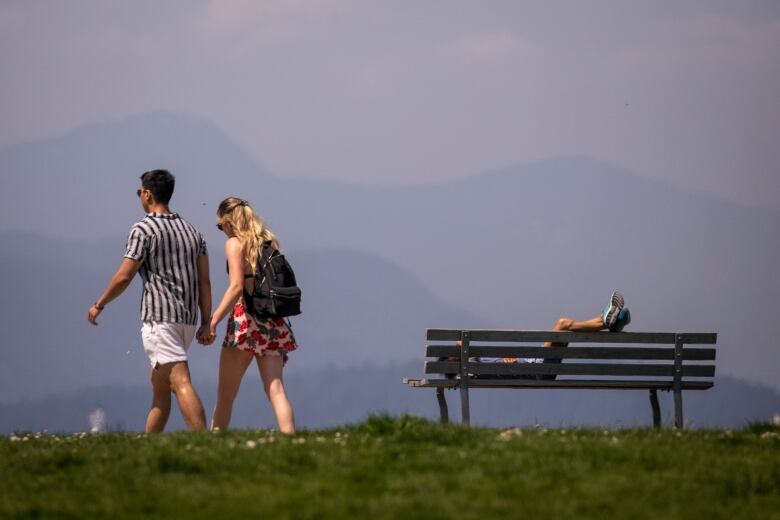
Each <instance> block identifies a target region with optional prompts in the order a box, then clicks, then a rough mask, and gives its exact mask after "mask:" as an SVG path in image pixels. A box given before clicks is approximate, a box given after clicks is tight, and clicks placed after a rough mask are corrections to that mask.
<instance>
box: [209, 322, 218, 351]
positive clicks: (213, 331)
mask: <svg viewBox="0 0 780 520" xmlns="http://www.w3.org/2000/svg"><path fill="white" fill-rule="evenodd" d="M216 339H217V324H216V323H214V322H213V321H212V322H211V324H209V345H210V344H212V343H214V340H216Z"/></svg>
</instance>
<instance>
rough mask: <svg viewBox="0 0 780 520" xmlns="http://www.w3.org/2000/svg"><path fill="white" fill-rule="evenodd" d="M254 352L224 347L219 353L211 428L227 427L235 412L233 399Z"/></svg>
mask: <svg viewBox="0 0 780 520" xmlns="http://www.w3.org/2000/svg"><path fill="white" fill-rule="evenodd" d="M252 356H253V354H252V353H251V352H245V351H243V350H241V349H237V348H223V349H222V352H221V353H220V354H219V384H218V386H217V404H216V406H215V407H214V414H213V415H212V417H211V429H212V430H216V429H225V428H227V427H228V425H229V424H230V416H231V415H232V414H233V401H235V399H236V395H238V388H239V387H240V386H241V379H242V378H243V377H244V373H245V372H246V367H248V366H249V364H250V363H251V362H252Z"/></svg>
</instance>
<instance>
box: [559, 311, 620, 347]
mask: <svg viewBox="0 0 780 520" xmlns="http://www.w3.org/2000/svg"><path fill="white" fill-rule="evenodd" d="M605 328H606V327H605V326H604V322H603V321H602V320H601V316H596V317H595V318H593V319H590V320H587V321H575V320H570V319H569V318H560V319H559V320H558V321H557V322H555V326H554V327H553V330H554V331H563V330H568V331H571V332H597V331H599V330H603V329H605ZM568 345H569V344H568V343H552V342H549V341H547V342H546V343H545V344H544V346H545V347H566V346H568Z"/></svg>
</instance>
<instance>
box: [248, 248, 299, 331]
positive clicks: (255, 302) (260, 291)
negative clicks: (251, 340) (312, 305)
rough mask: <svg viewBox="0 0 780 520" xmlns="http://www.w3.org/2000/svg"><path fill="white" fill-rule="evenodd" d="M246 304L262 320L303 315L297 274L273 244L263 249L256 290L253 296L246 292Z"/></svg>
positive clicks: (251, 312) (257, 270) (256, 272)
mask: <svg viewBox="0 0 780 520" xmlns="http://www.w3.org/2000/svg"><path fill="white" fill-rule="evenodd" d="M244 301H245V302H246V304H247V310H248V311H249V313H250V314H251V315H252V316H254V317H255V318H256V319H260V320H265V319H268V318H286V317H287V316H296V315H298V314H300V313H301V290H300V289H299V288H298V286H297V285H295V273H293V270H292V267H290V264H289V263H288V262H287V259H286V258H285V257H284V255H283V254H281V253H280V252H279V251H278V250H276V249H274V247H273V245H271V241H270V240H266V241H265V242H263V245H262V246H261V247H260V255H259V258H258V259H257V267H256V268H255V274H254V287H253V288H252V293H251V294H250V293H249V292H247V291H246V290H244Z"/></svg>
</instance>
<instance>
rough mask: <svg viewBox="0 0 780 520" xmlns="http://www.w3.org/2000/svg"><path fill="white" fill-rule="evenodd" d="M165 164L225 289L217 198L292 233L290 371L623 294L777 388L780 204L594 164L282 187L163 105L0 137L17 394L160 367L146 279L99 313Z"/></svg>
mask: <svg viewBox="0 0 780 520" xmlns="http://www.w3.org/2000/svg"><path fill="white" fill-rule="evenodd" d="M302 153H305V151H302ZM377 160H381V158H377ZM156 167H167V168H169V169H171V170H172V171H173V172H174V173H175V174H176V175H177V179H178V184H177V188H176V193H175V195H174V199H173V201H172V208H173V209H174V210H176V211H178V212H180V213H181V214H182V215H183V216H185V217H186V218H187V219H188V220H190V221H192V222H193V223H194V224H195V225H196V226H198V227H199V228H200V229H201V230H203V232H204V235H205V236H206V238H207V241H208V243H209V247H210V257H211V259H212V278H213V280H214V290H215V293H216V294H215V299H216V298H217V296H218V295H219V294H221V290H222V289H223V288H224V284H225V275H224V267H222V266H224V253H223V252H222V244H223V241H224V237H223V236H222V235H221V234H220V233H219V232H218V231H217V230H216V229H215V228H214V225H213V224H214V212H215V209H216V205H217V204H218V202H219V200H221V199H222V198H224V197H225V196H228V195H239V196H242V197H244V198H247V199H248V200H250V202H252V204H253V206H254V207H255V208H256V209H257V210H258V211H259V212H260V213H261V214H262V215H263V216H264V217H265V219H266V220H267V222H268V223H269V225H270V226H271V227H272V229H274V230H275V231H276V232H277V233H278V234H279V235H280V237H281V239H282V246H283V247H284V248H285V251H286V253H287V255H288V257H290V259H291V261H292V262H293V266H294V267H295V269H296V274H297V275H298V278H299V281H300V282H301V286H302V287H303V289H304V314H303V315H302V316H301V317H299V319H297V320H295V321H294V322H293V325H294V327H295V329H296V335H297V336H298V339H299V340H300V342H301V345H302V347H301V349H300V351H299V352H296V353H295V357H294V358H293V359H292V360H291V363H290V366H289V369H288V370H289V372H290V374H291V377H292V376H293V375H294V374H296V373H298V374H303V373H312V374H314V373H316V374H325V373H328V372H330V371H332V370H333V369H334V368H335V369H338V370H341V369H347V368H349V367H360V366H372V367H375V368H376V369H377V370H384V369H385V368H386V367H391V366H396V365H397V364H399V363H401V364H403V363H412V362H413V361H416V363H417V364H419V365H420V366H421V361H422V347H423V345H424V341H423V338H424V329H425V328H427V327H467V328H468V327H501V328H532V329H543V328H548V327H549V326H550V325H551V324H552V323H553V322H554V321H555V319H557V318H558V317H559V316H561V315H567V316H570V317H575V318H590V317H592V316H594V315H596V314H597V313H598V312H599V311H600V309H601V307H602V306H603V305H604V304H605V303H606V299H607V297H608V296H609V293H610V292H611V291H612V290H613V289H616V288H617V289H620V290H621V291H622V292H623V293H624V294H625V295H626V300H627V303H628V306H629V307H630V308H631V311H632V316H633V318H634V321H633V323H632V325H631V329H632V330H637V331H639V330H643V331H644V330H648V331H651V330H662V331H708V332H709V331H712V332H717V333H718V334H719V336H718V337H719V342H718V361H717V365H718V369H717V370H718V375H719V377H721V376H723V377H726V378H738V379H739V380H742V381H749V382H751V384H763V385H767V386H768V387H770V389H772V390H771V391H776V390H778V389H780V384H779V383H778V380H777V378H776V375H775V373H776V368H777V367H778V366H779V365H780V363H779V362H780V351H779V350H778V349H777V347H776V341H775V339H774V335H773V332H772V330H771V327H769V326H768V324H770V323H772V320H773V316H774V305H775V302H776V301H777V300H778V296H780V277H778V276H777V275H776V271H777V268H776V266H777V265H778V261H780V248H779V247H778V243H777V240H775V239H773V238H772V237H774V236H776V231H775V230H776V229H777V228H778V225H779V224H780V212H777V211H774V210H770V209H761V208H752V207H746V206H740V205H736V204H733V203H730V202H727V201H724V200H720V199H716V198H713V197H711V196H709V195H705V194H702V193H695V192H690V191H686V190H682V189H679V188H677V187H675V186H672V185H667V184H662V183H658V182H655V181H652V180H649V179H647V178H644V177H641V176H638V175H636V174H633V173H631V172H629V171H626V170H625V169H623V168H621V167H619V166H616V165H612V164H607V163H604V162H601V161H598V160H596V159H593V158H588V157H558V158H552V159H550V160H547V161H543V162H539V163H534V164H526V165H519V166H513V167H508V168H505V169H503V170H499V171H492V172H487V173H483V174H480V175H475V176H473V177H471V178H468V179H466V180H461V181H456V182H450V183H442V184H428V185H411V186H403V187H394V188H387V187H377V186H371V185H358V184H347V183H337V182H324V181H312V180H307V179H286V178H283V177H278V176H274V175H272V174H271V173H269V172H268V171H266V170H265V169H264V168H263V167H262V166H261V165H259V164H258V163H257V162H256V161H255V160H254V159H253V158H252V157H250V156H249V154H247V153H246V152H245V151H244V150H242V149H241V147H240V146H238V145H237V144H236V143H235V142H234V141H233V140H232V139H230V137H229V136H227V135H226V134H224V133H223V132H222V131H220V130H219V128H218V127H217V126H216V125H214V124H213V123H211V122H210V121H208V120H206V119H203V118H198V117H192V116H187V115H181V114H175V113H151V114H144V115H139V116H134V117H131V118H128V119H125V120H121V121H115V122H109V123H105V124H101V125H92V126H87V127H84V128H80V129H78V130H75V131H72V132H69V133H67V134H65V135H63V136H61V137H59V138H56V139H50V140H45V141H39V142H35V143H30V144H26V145H21V146H14V147H10V148H5V149H3V150H0V175H2V180H3V186H4V189H3V190H2V192H0V217H2V218H0V243H2V244H3V246H2V249H0V277H1V278H0V279H1V280H2V284H3V287H4V294H5V295H6V297H5V298H4V299H3V301H2V304H1V305H2V308H1V310H2V313H1V314H0V325H1V326H2V327H3V329H4V330H5V331H6V334H5V335H4V338H3V340H2V348H1V349H0V396H1V397H0V403H4V405H6V406H11V405H13V404H14V403H19V402H21V401H24V400H29V399H33V400H35V399H50V398H53V396H57V395H63V396H64V395H75V394H74V393H78V392H80V391H86V389H93V388H96V387H111V388H114V387H131V386H132V385H137V384H138V383H139V381H143V380H144V379H145V378H146V377H147V376H146V375H145V372H146V369H147V365H146V364H145V363H146V359H145V358H144V356H143V353H142V351H141V350H140V348H139V341H138V328H139V324H138V305H139V301H138V299H139V288H138V285H137V283H136V284H134V285H133V286H132V287H131V289H130V290H129V291H128V294H127V295H125V296H123V297H122V298H120V299H119V300H117V301H116V302H114V303H112V304H111V305H110V306H109V308H108V309H107V311H106V312H105V313H104V315H102V316H101V320H100V321H101V325H100V326H99V327H97V328H91V327H89V326H88V325H87V323H86V320H85V314H86V310H87V307H88V306H89V305H90V304H91V302H92V301H94V299H95V298H96V297H97V296H98V295H99V294H100V291H102V289H103V287H104V286H105V284H106V283H107V281H108V279H109V277H110V275H111V274H112V272H113V270H114V269H115V268H116V266H117V265H118V263H119V261H120V259H121V256H122V253H123V246H124V240H125V236H126V233H127V230H128V229H129V226H130V225H131V224H132V223H133V222H134V221H135V220H138V219H139V218H140V217H141V211H140V207H139V205H138V202H137V199H136V197H135V189H136V188H137V186H138V184H139V180H138V176H139V175H140V174H141V173H142V172H143V171H145V170H147V169H151V168H156ZM193 349H195V350H193V352H192V365H193V374H194V377H197V378H200V379H201V380H203V381H213V378H214V374H215V367H216V359H217V356H216V352H217V348H214V347H212V348H211V349H210V350H203V349H202V347H200V346H197V345H194V346H193ZM296 371H299V372H296ZM405 375H415V374H405ZM301 377H303V376H302V375H301ZM318 377H320V376H318ZM726 380H733V379H726ZM399 386H400V385H399ZM748 386H749V385H748ZM751 388H752V387H751ZM770 389H766V390H767V391H770ZM404 390H405V389H403V388H391V387H388V388H385V389H384V392H389V393H397V392H400V393H403V392H404ZM356 391H359V390H356ZM709 393H710V392H704V393H703V396H702V399H706V396H707V395H708V394H709ZM748 393H749V392H748ZM403 395H408V394H403ZM746 395H747V394H746ZM643 400H644V399H643ZM370 408H371V407H368V406H367V405H366V406H364V407H363V408H361V409H370ZM743 408H744V407H743Z"/></svg>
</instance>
